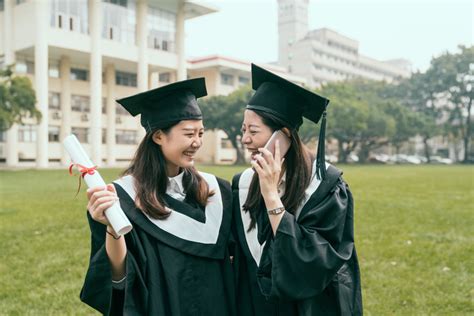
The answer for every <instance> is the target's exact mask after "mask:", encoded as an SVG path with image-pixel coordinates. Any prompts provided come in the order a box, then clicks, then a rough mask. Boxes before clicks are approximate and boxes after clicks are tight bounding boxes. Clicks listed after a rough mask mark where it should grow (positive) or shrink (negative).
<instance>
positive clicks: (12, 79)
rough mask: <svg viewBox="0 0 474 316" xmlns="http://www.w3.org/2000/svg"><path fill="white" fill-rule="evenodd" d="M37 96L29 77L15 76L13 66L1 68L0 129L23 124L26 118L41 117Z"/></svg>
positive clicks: (38, 118)
mask: <svg viewBox="0 0 474 316" xmlns="http://www.w3.org/2000/svg"><path fill="white" fill-rule="evenodd" d="M35 103H36V96H35V91H34V90H33V87H32V85H31V81H30V79H29V78H27V77H20V76H14V75H13V72H12V70H11V68H7V69H4V70H0V130H2V131H4V130H8V129H9V128H10V127H11V126H12V125H13V124H21V123H22V122H23V119H24V118H27V117H32V118H35V119H36V120H40V119H41V113H40V112H39V111H38V110H37V109H36V107H35Z"/></svg>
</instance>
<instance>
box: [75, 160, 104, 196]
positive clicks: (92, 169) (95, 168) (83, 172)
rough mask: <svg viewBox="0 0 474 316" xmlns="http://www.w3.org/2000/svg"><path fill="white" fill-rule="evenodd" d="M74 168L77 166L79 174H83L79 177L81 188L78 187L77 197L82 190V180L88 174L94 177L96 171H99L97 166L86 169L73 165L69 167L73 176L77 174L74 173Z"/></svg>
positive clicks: (79, 165) (76, 164)
mask: <svg viewBox="0 0 474 316" xmlns="http://www.w3.org/2000/svg"><path fill="white" fill-rule="evenodd" d="M74 166H77V168H78V169H79V172H80V173H81V175H80V176H79V186H78V188H77V192H76V196H77V195H78V194H79V191H80V190H81V179H82V178H84V177H85V175H86V174H89V175H93V174H94V173H95V171H96V170H97V166H94V167H90V168H87V167H84V166H83V165H81V164H78V163H72V164H71V165H70V166H69V174H70V175H71V176H75V174H74V173H73V172H72V168H73V167H74Z"/></svg>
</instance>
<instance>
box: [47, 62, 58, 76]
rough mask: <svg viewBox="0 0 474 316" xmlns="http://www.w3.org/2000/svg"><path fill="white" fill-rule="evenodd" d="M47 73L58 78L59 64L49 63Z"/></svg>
mask: <svg viewBox="0 0 474 316" xmlns="http://www.w3.org/2000/svg"><path fill="white" fill-rule="evenodd" d="M48 74H49V77H50V78H59V65H58V64H51V63H50V64H49V69H48Z"/></svg>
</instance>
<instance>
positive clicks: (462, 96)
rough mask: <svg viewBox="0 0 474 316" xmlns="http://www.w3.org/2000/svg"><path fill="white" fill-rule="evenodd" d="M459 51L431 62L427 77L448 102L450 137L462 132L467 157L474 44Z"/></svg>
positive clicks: (468, 151) (446, 108)
mask: <svg viewBox="0 0 474 316" xmlns="http://www.w3.org/2000/svg"><path fill="white" fill-rule="evenodd" d="M459 50H460V52H459V53H456V54H450V53H445V54H443V55H441V56H439V57H437V58H434V59H433V60H432V61H431V65H430V68H429V69H428V71H427V73H426V74H427V76H430V78H431V81H432V82H433V83H434V84H433V89H434V92H435V93H436V94H437V97H438V99H440V100H441V101H445V103H447V104H446V106H445V107H444V110H445V111H446V112H447V115H446V117H447V118H448V119H447V122H446V123H448V128H446V129H445V131H447V133H448V136H449V135H452V136H456V135H459V136H460V137H461V138H462V140H463V147H464V159H463V161H464V162H465V163H466V162H468V161H469V159H470V158H469V156H470V141H471V138H472V136H471V135H472V130H473V122H472V120H471V110H472V102H473V99H474V87H473V86H474V46H471V47H465V46H459Z"/></svg>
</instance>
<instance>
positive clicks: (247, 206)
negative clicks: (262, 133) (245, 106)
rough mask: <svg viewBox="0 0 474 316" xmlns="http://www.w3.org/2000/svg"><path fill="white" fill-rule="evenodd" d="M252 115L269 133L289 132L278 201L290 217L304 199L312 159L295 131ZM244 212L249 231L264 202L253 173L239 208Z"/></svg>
mask: <svg viewBox="0 0 474 316" xmlns="http://www.w3.org/2000/svg"><path fill="white" fill-rule="evenodd" d="M251 111H254V112H255V113H256V114H257V115H258V116H260V118H261V119H262V121H263V124H265V125H266V126H268V127H269V128H270V129H271V130H272V132H274V131H276V130H279V129H282V128H284V127H286V128H288V129H289V130H290V139H291V146H290V148H289V150H288V152H287V153H286V155H285V162H284V163H285V168H286V180H285V181H286V184H285V193H284V194H283V196H282V197H281V201H282V203H283V205H284V206H285V209H286V211H287V212H290V213H292V214H294V212H295V210H296V208H297V207H298V205H299V204H300V203H301V201H302V200H303V198H304V194H305V190H306V188H307V187H308V185H309V183H310V182H311V163H312V161H313V160H314V156H312V155H311V153H310V152H309V150H308V149H307V148H306V146H305V145H304V144H303V143H302V142H301V139H300V137H299V135H298V131H297V130H296V129H291V128H289V127H288V126H286V125H285V123H284V122H283V121H282V120H280V119H279V118H278V117H276V116H274V115H272V114H270V113H267V112H263V111H259V110H251ZM243 209H244V211H246V212H250V218H251V222H250V226H249V231H250V230H252V229H253V228H255V224H256V221H257V214H259V213H260V212H263V211H265V202H264V200H263V197H262V194H261V193H260V182H259V179H258V174H257V173H256V172H255V174H254V175H253V178H252V181H251V182H250V187H249V193H248V195H247V200H246V201H245V203H244V205H243Z"/></svg>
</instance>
